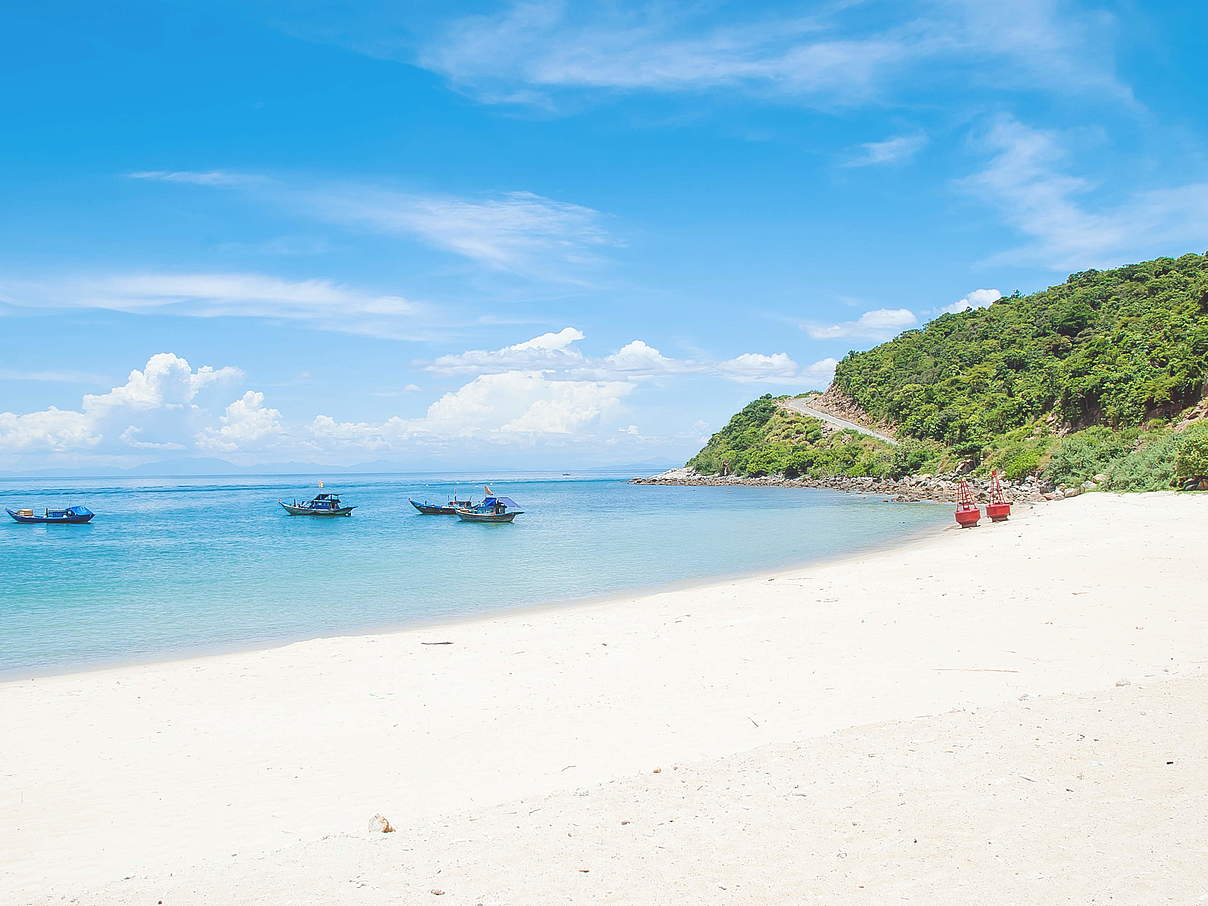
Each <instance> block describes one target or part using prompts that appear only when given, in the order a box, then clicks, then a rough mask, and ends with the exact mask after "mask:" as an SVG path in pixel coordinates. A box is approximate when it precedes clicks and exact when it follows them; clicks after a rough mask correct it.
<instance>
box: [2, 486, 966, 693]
mask: <svg viewBox="0 0 1208 906" xmlns="http://www.w3.org/2000/svg"><path fill="white" fill-rule="evenodd" d="M490 483H491V485H492V489H493V490H494V491H496V492H497V493H499V494H506V495H508V496H511V497H514V498H515V499H516V500H517V501H518V502H519V503H520V504H521V505H522V508H523V509H524V510H525V515H523V516H521V517H519V518H518V519H517V521H516V522H515V524H513V525H476V524H470V523H463V522H461V521H459V520H458V519H457V518H456V517H448V516H420V515H418V514H417V513H415V511H414V510H412V509H411V507H410V506H409V505H408V504H407V497H408V496H412V497H415V498H417V499H419V500H424V499H427V500H430V501H432V502H443V501H444V500H445V499H446V498H447V495H448V494H449V492H451V491H452V490H453V488H454V487H455V486H457V487H459V488H460V489H461V490H463V491H470V490H473V491H474V492H475V494H476V496H481V491H482V488H481V486H480V485H481V479H479V480H477V481H476V482H474V483H471V482H470V481H469V480H466V479H465V478H464V477H463V478H462V479H461V481H460V484H457V483H456V482H455V480H454V479H451V478H450V479H445V478H438V477H433V476H430V475H426V476H406V475H376V476H356V477H349V478H342V479H340V480H339V482H328V490H336V491H338V492H339V493H341V494H342V495H343V498H344V502H345V503H346V504H357V505H358V508H357V510H356V511H355V513H354V514H353V515H352V516H351V517H350V518H347V519H341V518H335V519H331V518H329V519H318V518H310V517H304V516H292V517H291V516H289V515H287V514H286V513H285V512H284V511H283V510H282V509H281V508H280V507H279V506H277V500H278V498H282V497H284V498H285V499H287V500H288V499H290V498H292V497H295V496H298V497H309V496H311V495H312V494H313V493H315V491H316V489H315V488H314V487H313V486H311V487H309V488H308V487H307V486H306V485H305V484H303V483H300V480H299V479H291V478H289V477H286V478H281V477H278V476H273V477H261V478H256V477H251V478H247V477H239V478H212V477H207V478H167V479H92V480H71V481H56V483H55V485H54V486H53V487H36V486H34V485H32V484H31V482H30V480H29V479H24V480H0V507H4V506H8V507H12V508H13V509H18V508H20V507H22V506H29V507H33V508H35V509H41V508H42V507H47V506H49V507H57V506H67V505H71V504H77V503H78V504H83V505H85V506H87V507H89V508H90V509H92V510H94V511H95V512H96V513H97V517H96V519H95V520H94V521H93V522H92V523H91V524H90V525H83V526H70V525H18V524H17V523H15V522H12V521H11V520H9V519H8V516H7V514H4V513H2V512H0V517H2V518H3V520H4V521H3V522H0V590H2V592H3V597H2V598H0V674H3V675H8V676H15V675H21V674H38V673H53V672H61V671H65V670H70V669H75V668H79V667H84V666H91V665H96V664H102V663H106V662H114V661H128V660H148V659H155V658H161V657H166V656H171V655H176V654H181V653H186V652H196V651H214V650H222V649H227V648H239V647H247V648H252V647H257V646H260V645H263V644H265V643H273V642H281V641H286V640H294V639H301V638H312V637H315V636H322V635H332V634H339V633H347V632H360V631H366V630H371V629H377V628H382V627H394V626H403V625H407V624H416V623H423V622H430V621H433V620H439V619H444V618H449V617H464V616H471V615H475V614H483V613H489V612H493V611H498V610H501V609H505V608H508V607H517V606H522V605H529V604H537V603H545V602H558V601H567V600H572V599H575V598H585V597H591V596H596V595H600V594H605V593H610V592H617V591H622V590H627V589H636V588H650V587H657V586H660V585H670V584H673V583H677V582H683V581H687V580H693V579H703V578H708V577H714V576H725V575H736V574H742V573H749V572H754V571H758V570H761V569H770V568H775V567H779V566H787V565H791V564H797V563H804V562H808V561H812V560H817V559H822V558H827V557H832V556H835V555H837V554H843V553H848V552H851V551H855V550H860V549H866V548H871V547H874V546H876V545H879V544H884V543H886V542H887V541H891V540H893V539H895V538H898V537H901V536H903V535H905V534H909V533H911V532H914V531H918V530H920V529H923V528H926V527H928V526H933V525H940V524H943V523H944V522H946V521H947V520H948V519H949V518H950V515H951V514H950V513H949V512H948V510H949V509H950V508H949V507H945V506H939V505H933V504H917V503H911V504H907V503H895V504H886V503H883V502H881V501H882V500H883V498H879V497H874V496H857V495H850V494H842V493H839V492H831V491H821V490H796V489H794V490H789V489H784V488H746V487H723V488H706V487H656V486H643V485H630V484H628V483H626V482H625V481H623V480H621V479H618V478H604V479H602V478H598V477H596V478H586V479H585V478H557V477H553V476H542V477H533V476H511V477H510V478H508V477H506V476H505V477H503V478H502V479H494V480H490Z"/></svg>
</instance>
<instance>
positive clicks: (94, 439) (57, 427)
mask: <svg viewBox="0 0 1208 906" xmlns="http://www.w3.org/2000/svg"><path fill="white" fill-rule="evenodd" d="M100 440H101V438H100V436H99V435H98V434H96V433H94V432H93V427H92V424H91V421H90V419H89V418H88V416H86V415H85V414H84V413H83V412H72V411H70V410H65V409H57V408H55V407H54V406H51V407H50V408H49V409H45V410H43V411H41V412H30V413H28V414H26V415H18V414H16V413H13V412H0V451H3V452H5V453H23V452H26V451H35V452H47V453H59V452H63V451H67V450H79V449H84V448H87V447H95V446H96V445H97V444H98V443H100Z"/></svg>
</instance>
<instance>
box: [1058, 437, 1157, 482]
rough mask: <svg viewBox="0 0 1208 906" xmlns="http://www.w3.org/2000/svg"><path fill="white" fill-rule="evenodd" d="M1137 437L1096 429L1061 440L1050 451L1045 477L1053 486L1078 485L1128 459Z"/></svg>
mask: <svg viewBox="0 0 1208 906" xmlns="http://www.w3.org/2000/svg"><path fill="white" fill-rule="evenodd" d="M1136 436H1137V434H1136V432H1135V431H1113V430H1111V429H1110V428H1107V427H1105V426H1103V425H1095V426H1094V427H1092V428H1087V429H1085V430H1083V431H1078V432H1076V433H1074V434H1071V435H1069V436H1068V437H1064V438H1062V440H1061V441H1060V442H1059V443H1058V444H1057V447H1056V449H1054V450H1053V455H1052V458H1050V459H1049V464H1048V466H1047V467H1046V468H1045V471H1044V474H1045V477H1046V478H1047V479H1048V480H1049V481H1051V482H1052V483H1053V484H1056V485H1076V484H1081V483H1082V482H1084V481H1086V480H1087V479H1088V478H1091V477H1092V476H1094V475H1097V474H1098V473H1100V472H1104V471H1106V470H1107V468H1108V466H1110V465H1111V463H1112V462H1113V461H1114V460H1117V459H1119V458H1121V457H1122V456H1125V455H1127V454H1128V452H1129V450H1130V449H1131V448H1132V445H1133V443H1134V442H1135V439H1136Z"/></svg>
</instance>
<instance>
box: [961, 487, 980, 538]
mask: <svg viewBox="0 0 1208 906" xmlns="http://www.w3.org/2000/svg"><path fill="white" fill-rule="evenodd" d="M980 520H981V510H980V509H978V506H977V504H976V503H974V502H973V492H972V491H970V490H969V482H967V481H965V479H963V478H962V479H961V486H960V491H959V492H958V493H957V497H956V522H957V525H959V526H960V527H961V528H972V527H973V526H975V525H977V523H978V522H979V521H980Z"/></svg>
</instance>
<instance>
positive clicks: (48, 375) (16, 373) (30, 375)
mask: <svg viewBox="0 0 1208 906" xmlns="http://www.w3.org/2000/svg"><path fill="white" fill-rule="evenodd" d="M104 380H105V378H104V377H103V376H101V375H99V374H90V373H88V372H85V371H58V370H55V371H22V370H19V369H15V368H0V381H31V382H36V383H46V384H99V383H101V382H103V381H104Z"/></svg>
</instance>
